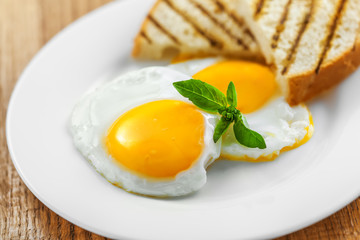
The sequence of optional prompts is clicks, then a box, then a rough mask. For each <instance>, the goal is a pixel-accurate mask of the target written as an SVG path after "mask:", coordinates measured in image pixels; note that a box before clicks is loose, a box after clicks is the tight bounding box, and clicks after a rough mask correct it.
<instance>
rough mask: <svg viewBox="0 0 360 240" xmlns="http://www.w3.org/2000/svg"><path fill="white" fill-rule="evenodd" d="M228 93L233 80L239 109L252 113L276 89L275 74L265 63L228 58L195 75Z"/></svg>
mask: <svg viewBox="0 0 360 240" xmlns="http://www.w3.org/2000/svg"><path fill="white" fill-rule="evenodd" d="M193 78H194V79H199V80H201V81H204V82H206V83H208V84H210V85H212V86H214V87H216V88H218V89H219V90H220V91H221V92H223V93H225V94H226V90H227V87H228V85H229V83H230V81H232V82H233V83H234V84H235V88H236V92H237V100H238V107H237V108H238V109H239V110H240V111H241V112H242V113H251V112H254V111H255V110H257V109H259V108H261V107H262V106H263V105H264V104H265V103H266V102H267V101H268V100H269V99H270V98H271V97H272V96H273V95H274V92H275V91H276V82H275V76H274V74H273V73H272V72H271V70H270V69H269V68H268V67H266V66H263V65H260V64H257V63H253V62H246V61H239V60H228V61H222V62H219V63H216V64H214V65H211V66H209V67H207V68H205V69H203V70H201V71H200V72H198V73H196V74H195V75H194V76H193Z"/></svg>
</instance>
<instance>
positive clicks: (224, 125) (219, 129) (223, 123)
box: [213, 117, 232, 143]
mask: <svg viewBox="0 0 360 240" xmlns="http://www.w3.org/2000/svg"><path fill="white" fill-rule="evenodd" d="M231 123H232V121H229V120H226V119H225V117H221V119H220V121H219V122H218V123H217V124H216V127H215V130H214V136H213V140H214V142H215V143H216V142H217V141H218V140H219V139H220V137H221V136H222V135H223V134H224V132H225V131H226V130H227V129H228V127H229V126H230V124H231Z"/></svg>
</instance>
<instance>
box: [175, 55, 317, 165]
mask: <svg viewBox="0 0 360 240" xmlns="http://www.w3.org/2000/svg"><path fill="white" fill-rule="evenodd" d="M223 60H225V59H224V58H204V59H195V60H190V61H185V62H181V63H177V64H172V65H170V66H169V67H170V68H171V69H174V70H176V71H179V72H182V73H184V74H187V75H190V76H193V75H195V74H196V73H198V72H199V71H201V70H203V69H205V68H206V67H209V66H211V65H213V64H215V63H217V62H220V61H223ZM200 80H201V79H200ZM225 80H226V79H224V81H225ZM244 116H245V117H246V119H247V122H248V123H249V127H250V129H252V130H254V131H256V132H258V133H260V134H261V135H262V136H263V137H264V140H265V143H266V145H267V147H266V148H265V149H259V148H248V147H245V146H243V145H241V144H239V143H238V142H237V140H236V138H235V136H234V132H233V128H232V126H231V127H229V129H228V130H227V131H226V133H225V134H224V135H223V137H222V146H221V156H223V158H224V159H226V158H227V157H228V158H231V159H233V160H245V159H246V160H252V161H253V160H255V161H256V159H258V158H260V157H265V158H269V159H270V158H272V157H276V156H277V155H279V153H280V151H281V149H283V148H285V147H291V146H293V145H294V144H295V143H297V142H299V141H301V140H302V139H303V138H304V137H305V136H306V134H307V129H308V128H311V127H312V126H311V122H310V118H311V116H310V112H309V111H308V109H307V107H306V106H305V105H298V106H293V107H292V106H290V105H289V104H288V103H287V102H286V100H285V98H284V97H283V96H281V94H280V93H275V94H274V96H272V97H271V98H270V99H269V101H268V102H267V103H265V105H264V106H262V107H261V108H260V109H258V110H256V111H255V112H253V113H251V114H244Z"/></svg>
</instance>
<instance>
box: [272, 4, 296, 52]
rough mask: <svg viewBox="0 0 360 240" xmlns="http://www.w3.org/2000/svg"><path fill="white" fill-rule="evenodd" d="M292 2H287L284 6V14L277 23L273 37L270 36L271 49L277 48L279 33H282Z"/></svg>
mask: <svg viewBox="0 0 360 240" xmlns="http://www.w3.org/2000/svg"><path fill="white" fill-rule="evenodd" d="M292 1H293V0H288V2H287V3H286V6H285V8H284V12H283V14H282V15H281V18H280V21H279V23H278V25H277V26H276V32H275V33H274V35H273V36H272V40H271V48H272V49H276V48H277V46H278V41H279V38H280V35H281V33H282V32H283V31H284V29H285V25H284V24H285V22H286V20H287V18H288V15H289V9H290V6H291V3H292Z"/></svg>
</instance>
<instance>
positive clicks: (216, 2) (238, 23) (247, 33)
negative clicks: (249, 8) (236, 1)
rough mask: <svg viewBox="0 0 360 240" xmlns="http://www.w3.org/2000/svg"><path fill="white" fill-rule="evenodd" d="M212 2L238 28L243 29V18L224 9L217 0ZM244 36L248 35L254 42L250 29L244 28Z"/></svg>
mask: <svg viewBox="0 0 360 240" xmlns="http://www.w3.org/2000/svg"><path fill="white" fill-rule="evenodd" d="M214 2H215V4H216V5H217V6H218V8H219V9H220V10H221V11H223V12H225V13H226V14H227V15H228V16H229V17H230V18H231V19H232V20H233V21H234V23H236V24H237V25H238V27H239V28H244V26H245V20H244V19H243V18H239V17H238V16H236V15H235V14H234V13H233V12H232V11H229V10H228V9H226V7H225V6H224V5H223V4H222V3H221V2H220V1H219V0H214ZM244 34H246V35H248V36H249V37H250V38H251V39H252V40H253V41H255V37H254V35H253V34H252V32H251V31H250V29H248V28H245V30H244Z"/></svg>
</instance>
